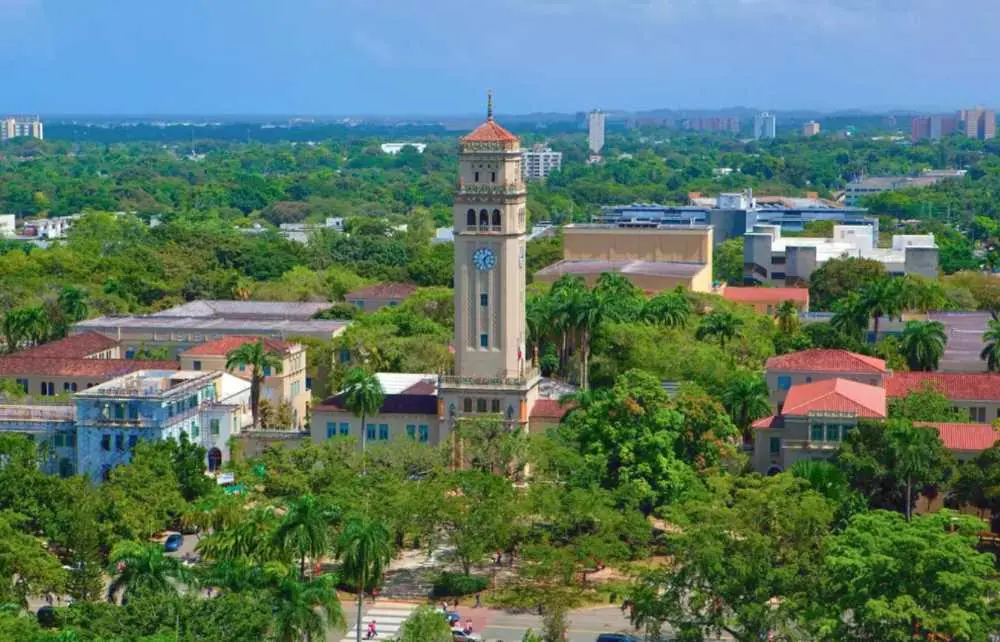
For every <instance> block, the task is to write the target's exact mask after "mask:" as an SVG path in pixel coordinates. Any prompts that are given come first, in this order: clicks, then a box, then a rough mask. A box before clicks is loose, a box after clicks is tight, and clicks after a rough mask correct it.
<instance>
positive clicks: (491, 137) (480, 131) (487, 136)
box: [462, 118, 518, 143]
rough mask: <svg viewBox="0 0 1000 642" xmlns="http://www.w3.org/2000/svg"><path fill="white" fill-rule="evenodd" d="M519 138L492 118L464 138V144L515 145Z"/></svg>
mask: <svg viewBox="0 0 1000 642" xmlns="http://www.w3.org/2000/svg"><path fill="white" fill-rule="evenodd" d="M517 140H518V138H517V136H515V135H514V134H512V133H510V132H509V131H507V130H506V129H504V128H503V127H501V126H500V125H498V124H497V123H496V121H494V120H493V119H492V118H490V119H488V120H487V121H486V122H484V123H483V124H482V125H480V126H479V127H476V128H475V129H473V130H472V131H471V132H469V133H468V134H466V135H465V136H463V137H462V142H463V143H514V142H517Z"/></svg>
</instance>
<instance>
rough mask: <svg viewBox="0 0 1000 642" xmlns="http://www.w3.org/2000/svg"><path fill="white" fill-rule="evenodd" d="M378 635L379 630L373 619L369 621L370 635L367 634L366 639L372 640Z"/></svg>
mask: <svg viewBox="0 0 1000 642" xmlns="http://www.w3.org/2000/svg"><path fill="white" fill-rule="evenodd" d="M376 636H378V631H377V630H376V626H375V620H372V621H371V622H369V623H368V635H366V636H365V639H366V640H371V639H372V638H374V637H376Z"/></svg>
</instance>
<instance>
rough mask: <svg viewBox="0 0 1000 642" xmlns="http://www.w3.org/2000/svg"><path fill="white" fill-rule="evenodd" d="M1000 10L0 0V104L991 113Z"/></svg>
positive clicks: (10, 108) (360, 110)
mask: <svg viewBox="0 0 1000 642" xmlns="http://www.w3.org/2000/svg"><path fill="white" fill-rule="evenodd" d="M998 21H1000V0H962V1H961V2H949V1H946V0H487V1H485V2H476V1H474V0H170V1H167V0H0V69H3V71H4V73H3V77H2V84H0V112H20V111H25V112H41V113H86V114H128V113H133V114H134V113H159V114H171V113H187V114H192V113H205V114H249V113H261V114H268V113H283V114H284V113H303V114H468V113H473V112H480V111H482V103H483V94H484V92H485V89H486V88H487V87H493V88H494V89H495V91H496V92H497V110H498V112H499V113H500V114H502V113H504V112H508V113H512V112H513V113H525V112H530V111H578V110H585V109H590V108H593V107H602V108H605V109H610V108H625V109H646V108H656V107H668V108H719V107H726V106H735V105H743V106H752V107H759V108H772V109H795V108H815V109H843V108H852V107H858V108H873V109H874V108H916V109H934V108H953V107H958V106H961V105H969V106H971V105H974V104H977V103H984V104H990V105H1000V74H998V73H997V69H998V67H997V60H998V58H997V54H996V53H995V52H996V40H997V35H996V33H997V24H998Z"/></svg>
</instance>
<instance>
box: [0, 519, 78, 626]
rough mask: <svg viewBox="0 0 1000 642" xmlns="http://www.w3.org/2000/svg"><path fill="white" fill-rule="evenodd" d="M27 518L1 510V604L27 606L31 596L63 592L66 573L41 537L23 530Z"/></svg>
mask: <svg viewBox="0 0 1000 642" xmlns="http://www.w3.org/2000/svg"><path fill="white" fill-rule="evenodd" d="M24 525H25V521H24V517H23V516H21V515H18V514H17V513H12V512H10V511H8V510H4V511H0V572H2V573H3V577H5V578H7V579H5V580H3V581H2V582H0V604H16V605H18V606H19V607H20V608H27V607H28V596H30V595H41V594H43V593H57V594H58V593H61V592H62V590H63V587H64V586H65V581H66V578H65V573H64V572H63V569H62V567H61V565H60V563H59V560H58V558H56V556H55V555H53V554H52V553H50V552H49V551H47V550H46V549H45V546H44V544H43V542H42V541H41V540H39V539H38V538H36V537H33V536H31V535H30V534H28V533H27V532H25V531H24Z"/></svg>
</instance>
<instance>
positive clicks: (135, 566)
mask: <svg viewBox="0 0 1000 642" xmlns="http://www.w3.org/2000/svg"><path fill="white" fill-rule="evenodd" d="M108 572H109V573H110V574H111V575H112V576H113V578H112V580H111V583H110V584H109V585H108V599H109V600H115V599H116V598H118V597H120V598H121V599H122V600H128V599H129V598H131V597H132V596H133V595H136V594H142V593H147V594H149V593H153V594H164V595H175V594H177V592H178V590H179V584H181V583H184V584H189V583H191V582H192V581H193V580H194V577H193V575H192V573H191V572H190V571H189V570H188V568H187V567H186V566H184V563H183V562H181V560H180V559H179V558H176V557H170V556H168V555H166V554H165V553H164V551H163V546H160V545H157V544H140V543H138V542H130V541H122V542H119V543H117V544H115V546H114V548H112V549H111V554H110V555H109V556H108Z"/></svg>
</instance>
